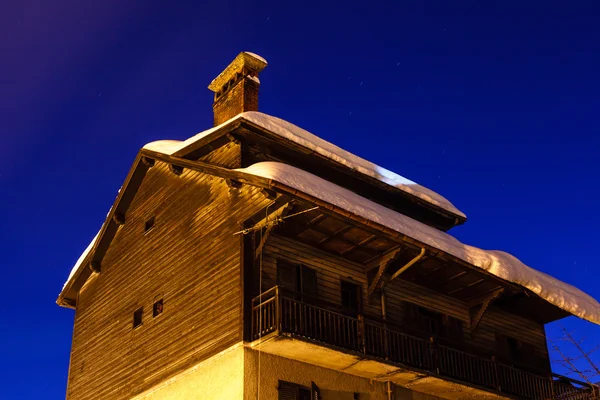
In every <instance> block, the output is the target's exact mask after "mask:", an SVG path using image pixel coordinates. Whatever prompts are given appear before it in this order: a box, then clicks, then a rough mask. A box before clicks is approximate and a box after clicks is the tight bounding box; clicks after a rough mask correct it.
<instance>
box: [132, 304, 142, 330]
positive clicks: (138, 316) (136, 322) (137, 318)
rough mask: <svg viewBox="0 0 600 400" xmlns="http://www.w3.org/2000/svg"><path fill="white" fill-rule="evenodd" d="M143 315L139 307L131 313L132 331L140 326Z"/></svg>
mask: <svg viewBox="0 0 600 400" xmlns="http://www.w3.org/2000/svg"><path fill="white" fill-rule="evenodd" d="M143 315H144V308H143V307H140V308H138V309H137V310H135V311H134V312H133V329H135V328H137V327H138V326H140V325H142V316H143Z"/></svg>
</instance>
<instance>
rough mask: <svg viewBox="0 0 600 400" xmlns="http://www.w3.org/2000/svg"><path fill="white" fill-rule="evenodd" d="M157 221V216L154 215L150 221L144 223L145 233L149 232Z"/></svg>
mask: <svg viewBox="0 0 600 400" xmlns="http://www.w3.org/2000/svg"><path fill="white" fill-rule="evenodd" d="M155 222H156V217H154V216H153V217H152V218H150V219H149V220H148V221H146V223H145V224H144V233H148V232H149V231H150V230H151V229H152V228H154V223H155Z"/></svg>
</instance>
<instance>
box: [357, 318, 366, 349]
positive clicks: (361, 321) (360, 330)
mask: <svg viewBox="0 0 600 400" xmlns="http://www.w3.org/2000/svg"><path fill="white" fill-rule="evenodd" d="M358 338H359V346H360V351H361V352H362V353H363V354H367V344H366V339H365V318H364V316H363V315H362V314H358Z"/></svg>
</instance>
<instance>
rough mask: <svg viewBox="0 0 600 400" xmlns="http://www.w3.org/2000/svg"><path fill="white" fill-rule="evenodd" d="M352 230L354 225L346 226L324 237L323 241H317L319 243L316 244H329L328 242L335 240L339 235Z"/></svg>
mask: <svg viewBox="0 0 600 400" xmlns="http://www.w3.org/2000/svg"><path fill="white" fill-rule="evenodd" d="M352 228H354V225H346V226H344V227H343V228H340V229H338V230H337V231H335V232H333V233H332V234H331V235H330V236H329V237H326V238H324V239H321V240H319V242H318V243H317V244H324V243H327V242H329V241H330V240H333V239H335V238H336V237H337V236H339V235H341V234H342V233H344V232H347V231H349V230H350V229H352Z"/></svg>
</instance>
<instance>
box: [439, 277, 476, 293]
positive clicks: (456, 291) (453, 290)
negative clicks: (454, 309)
mask: <svg viewBox="0 0 600 400" xmlns="http://www.w3.org/2000/svg"><path fill="white" fill-rule="evenodd" d="M483 282H485V279H483V278H481V279H478V280H476V281H475V282H471V283H469V284H468V285H464V286H461V287H459V288H456V289H452V290H450V291H449V292H447V293H446V294H447V295H448V296H451V295H453V294H456V293H458V292H461V291H463V290H465V289H468V288H470V287H473V286H477V285H479V284H480V283H483Z"/></svg>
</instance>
